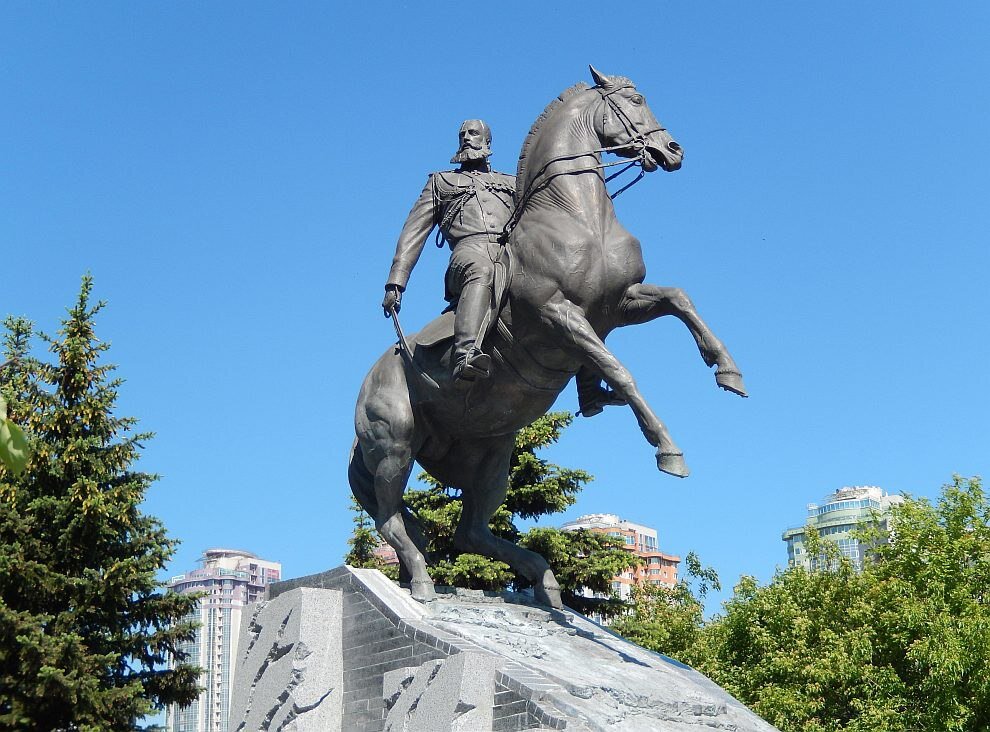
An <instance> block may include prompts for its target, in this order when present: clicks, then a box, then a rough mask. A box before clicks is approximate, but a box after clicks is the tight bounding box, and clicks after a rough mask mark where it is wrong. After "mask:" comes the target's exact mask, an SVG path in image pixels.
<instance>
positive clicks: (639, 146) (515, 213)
mask: <svg viewBox="0 0 990 732" xmlns="http://www.w3.org/2000/svg"><path fill="white" fill-rule="evenodd" d="M634 88H635V87H634V86H632V85H631V84H623V85H622V86H614V87H610V88H608V89H606V88H604V87H602V86H594V87H592V89H594V90H595V91H596V92H598V94H599V95H600V96H601V98H602V131H603V133H604V131H605V130H606V125H607V124H608V110H610V109H611V111H612V114H614V115H615V118H616V119H618V120H619V122H621V123H622V126H623V127H624V128H625V131H626V133H627V134H628V135H629V136H630V139H629V140H628V141H627V142H624V143H622V144H621V145H611V146H609V147H599V148H595V149H592V150H584V151H582V152H575V153H570V154H568V155H558V156H557V157H555V158H551V159H550V160H548V161H547V162H546V163H544V165H543V167H542V168H541V169H540V170H539V171H538V172H537V173H536V175H534V176H533V178H532V180H531V181H530V183H529V185H527V186H526V189H525V190H524V191H523V193H522V195H521V196H520V197H519V200H518V201H517V202H516V205H515V207H514V208H513V210H512V215H511V216H510V217H509V220H508V221H506V222H505V226H504V227H503V228H502V234H501V237H500V238H501V239H502V241H503V242H507V241H508V240H509V234H510V233H511V231H512V229H514V228H515V226H516V224H517V223H519V217H520V216H521V215H522V212H523V210H524V209H525V207H526V204H527V203H528V202H529V199H530V198H532V197H533V196H534V195H535V194H536V193H538V192H539V191H541V190H543V189H544V188H546V187H547V186H548V185H549V184H550V182H551V181H552V180H553V179H554V178H557V177H559V176H562V175H577V174H580V173H587V172H589V171H592V170H604V169H605V168H612V167H615V166H617V165H624V166H625V167H623V168H622V170H619V171H617V172H615V173H612V174H611V175H609V176H604V177H603V182H604V183H609V182H611V181H612V180H613V179H615V178H618V177H619V176H620V175H622V174H623V173H625V172H626V171H627V170H629V169H630V168H632V167H634V166H637V165H638V166H639V167H640V171H639V175H637V176H636V177H635V178H634V179H633V180H632V181H630V182H629V183H627V184H626V185H624V186H622V188H620V189H619V190H617V191H616V192H615V193H610V194H609V198H611V199H612V200H615V199H616V198H617V197H618V196H619V195H620V194H622V193H624V192H625V191H627V190H629V189H630V188H632V187H633V186H634V185H636V184H637V183H639V181H641V180H642V179H643V176H645V175H646V170H645V168H644V167H643V163H644V161H645V160H646V155H647V152H646V138H647V136H648V135H652V134H653V133H654V132H659V131H661V130H663V127H654V128H652V129H649V130H646V131H644V132H640V131H639V128H638V126H637V125H636V122H635V121H634V120H633V119H632V118H630V117H629V115H628V114H626V111H625V110H624V109H622V107H621V106H619V104H617V103H616V101H615V100H614V99H612V98H611V97H612V95H613V94H615V93H616V92H618V91H621V90H622V89H634ZM630 147H635V148H636V158H635V159H634V160H632V161H630V162H628V163H627V162H626V161H625V160H616V161H614V162H611V163H605V162H599V163H598V164H597V165H589V166H587V167H584V168H577V169H576V170H566V171H561V172H559V173H552V174H548V173H547V170H548V168H549V167H550V166H551V165H553V164H554V163H559V162H561V161H563V160H576V159H578V158H583V157H587V156H589V155H601V153H606V152H615V151H617V150H626V149H628V148H630Z"/></svg>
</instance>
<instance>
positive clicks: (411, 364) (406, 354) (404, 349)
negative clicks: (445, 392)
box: [388, 305, 440, 391]
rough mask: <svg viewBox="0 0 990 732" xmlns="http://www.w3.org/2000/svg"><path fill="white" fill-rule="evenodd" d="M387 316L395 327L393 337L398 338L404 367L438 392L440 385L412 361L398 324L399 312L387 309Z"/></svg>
mask: <svg viewBox="0 0 990 732" xmlns="http://www.w3.org/2000/svg"><path fill="white" fill-rule="evenodd" d="M388 312H389V316H390V317H391V318H392V325H394V326H395V335H396V336H398V338H399V350H400V351H401V352H402V357H403V358H404V359H405V361H406V365H407V366H409V368H411V369H412V370H413V371H414V372H415V373H416V374H418V375H419V378H420V379H422V381H423V383H424V384H425V385H426V386H427V387H428V388H430V389H433V390H435V391H440V385H439V384H438V383H437V382H436V381H434V380H433V377H432V376H430V375H429V374H428V373H426V372H425V371H423V369H421V368H420V367H419V364H417V363H416V362H415V361H413V356H412V349H410V348H409V342H408V341H407V340H406V334H405V333H403V332H402V324H401V323H400V322H399V311H398V310H397V309H396V307H395V305H393V306H392V307H390V308H389V309H388Z"/></svg>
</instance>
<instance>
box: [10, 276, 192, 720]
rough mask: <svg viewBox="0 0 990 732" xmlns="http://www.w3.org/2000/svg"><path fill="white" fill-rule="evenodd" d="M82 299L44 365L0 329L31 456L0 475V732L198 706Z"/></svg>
mask: <svg viewBox="0 0 990 732" xmlns="http://www.w3.org/2000/svg"><path fill="white" fill-rule="evenodd" d="M92 287H93V284H92V280H91V278H90V277H88V276H87V277H85V278H83V283H82V288H81V291H80V294H79V297H78V300H77V301H76V304H75V305H74V306H73V307H72V308H71V309H70V310H69V311H68V315H67V317H66V318H65V320H64V321H63V322H62V327H61V329H60V330H59V331H58V333H57V335H56V336H55V337H53V338H49V337H45V336H42V338H43V340H44V341H45V342H46V343H47V344H48V346H49V350H50V352H51V353H52V354H53V360H52V361H51V362H45V361H41V360H37V359H35V358H32V357H31V356H30V355H29V347H30V339H31V328H30V325H29V324H28V323H27V322H26V321H24V320H21V319H7V321H5V323H4V325H5V327H6V331H7V333H6V338H5V347H6V348H5V350H6V354H5V358H10V359H15V360H14V364H13V365H12V366H10V367H8V369H7V373H6V376H5V378H4V380H3V382H2V383H3V393H4V396H5V398H6V402H7V405H8V411H9V413H10V418H11V419H12V420H13V421H15V422H17V423H18V424H20V425H21V426H23V427H24V429H25V432H26V433H27V435H28V438H29V440H30V442H31V445H32V451H33V452H32V455H31V457H30V460H29V461H28V464H27V468H26V470H25V471H24V472H23V473H21V474H19V475H16V476H15V475H14V474H13V472H12V471H10V470H8V469H7V468H6V467H4V466H2V465H0V729H7V730H24V731H33V730H38V731H41V730H44V731H45V732H51V730H79V731H80V732H97V731H99V732H106V731H108V730H111V731H112V730H131V729H133V728H134V724H135V721H136V720H137V719H138V718H140V717H142V716H144V715H146V714H148V713H150V712H152V711H154V710H155V709H160V708H162V706H163V705H165V704H168V703H172V702H176V703H179V704H187V703H189V702H190V701H192V700H193V699H195V698H196V696H197V694H198V688H197V686H196V683H197V679H198V671H199V670H198V669H197V668H195V667H193V666H190V665H188V664H185V663H181V662H182V661H184V658H183V657H182V655H181V654H179V653H177V648H176V647H177V644H178V643H179V641H180V640H183V639H188V638H191V636H192V633H193V631H194V626H193V625H192V624H191V623H188V622H183V617H184V616H185V615H186V614H187V613H188V612H189V611H190V610H191V609H192V608H193V607H194V604H195V602H196V600H195V599H192V598H190V597H188V596H184V595H178V594H169V593H164V592H163V591H162V585H161V583H159V582H158V581H157V580H156V573H157V572H158V571H160V570H161V569H163V568H164V567H165V564H166V562H167V561H168V559H169V558H170V557H171V556H172V553H173V551H174V548H175V545H176V542H175V541H173V540H171V539H169V538H168V537H167V535H166V533H165V530H164V527H163V526H162V525H161V523H160V522H159V521H158V520H157V519H156V518H154V517H151V516H147V515H145V514H142V513H141V511H140V510H139V509H140V504H141V501H142V500H143V498H144V495H145V492H146V491H147V489H148V488H149V486H150V485H151V484H152V482H153V481H154V480H155V479H156V476H154V475H151V474H148V473H145V472H141V471H139V470H136V469H135V468H134V463H135V462H136V461H137V459H138V457H139V453H140V450H141V445H142V442H144V441H145V440H147V439H149V438H150V436H151V435H150V434H148V433H133V432H132V430H133V428H134V426H135V424H136V420H134V419H133V418H129V417H118V416H115V414H114V408H115V406H116V401H117V390H118V388H119V386H120V384H121V380H120V379H119V378H115V377H114V376H113V371H114V368H115V367H114V366H112V365H109V364H105V363H101V360H102V357H103V354H104V352H105V351H106V350H107V348H108V345H107V344H105V343H101V342H100V341H99V340H98V339H97V338H96V335H95V332H94V321H95V317H96V315H97V313H98V312H99V311H100V310H101V309H102V307H103V303H97V304H96V305H91V304H90V295H91V292H92ZM0 360H2V359H0ZM169 655H174V656H175V657H176V658H177V660H179V661H180V663H179V665H178V667H177V668H176V669H174V670H166V669H164V668H163V665H164V663H165V661H166V659H167V657H168V656H169Z"/></svg>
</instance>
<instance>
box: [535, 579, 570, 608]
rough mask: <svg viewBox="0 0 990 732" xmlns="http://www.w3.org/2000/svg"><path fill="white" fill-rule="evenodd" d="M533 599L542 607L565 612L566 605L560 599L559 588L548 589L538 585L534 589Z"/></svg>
mask: <svg viewBox="0 0 990 732" xmlns="http://www.w3.org/2000/svg"><path fill="white" fill-rule="evenodd" d="M533 598H534V599H535V600H536V601H537V602H538V603H540V604H541V605H546V606H547V607H552V608H553V609H554V610H563V609H564V603H563V601H562V600H561V599H560V588H559V587H547V586H545V585H537V586H536V587H534V588H533Z"/></svg>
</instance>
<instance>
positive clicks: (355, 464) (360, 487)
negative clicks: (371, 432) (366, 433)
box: [347, 438, 378, 520]
mask: <svg viewBox="0 0 990 732" xmlns="http://www.w3.org/2000/svg"><path fill="white" fill-rule="evenodd" d="M347 481H348V482H349V483H350V484H351V492H352V493H353V494H354V497H355V498H356V499H357V502H358V503H360V504H361V508H363V509H364V510H365V511H367V512H368V515H369V516H371V518H372V519H376V520H377V517H378V499H377V498H376V496H375V476H374V475H372V474H371V471H370V470H368V466H367V465H365V462H364V452H363V451H362V450H361V443H360V442H358V440H357V438H354V445H353V446H352V447H351V462H350V464H349V465H348V466H347Z"/></svg>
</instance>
